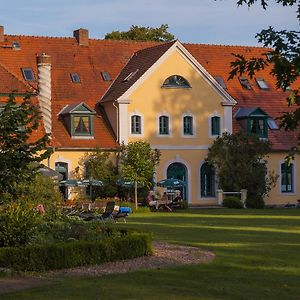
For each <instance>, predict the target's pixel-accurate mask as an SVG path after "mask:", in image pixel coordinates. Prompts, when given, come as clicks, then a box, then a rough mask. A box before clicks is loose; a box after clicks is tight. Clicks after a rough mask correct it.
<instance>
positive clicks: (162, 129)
mask: <svg viewBox="0 0 300 300" xmlns="http://www.w3.org/2000/svg"><path fill="white" fill-rule="evenodd" d="M159 134H162V135H167V134H169V117H168V116H160V117H159Z"/></svg>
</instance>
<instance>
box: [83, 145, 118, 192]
mask: <svg viewBox="0 0 300 300" xmlns="http://www.w3.org/2000/svg"><path fill="white" fill-rule="evenodd" d="M110 156H111V153H109V152H103V151H101V150H100V149H96V151H95V152H88V153H86V154H85V155H84V157H83V158H82V159H81V161H80V164H81V166H84V168H85V176H84V177H85V178H87V179H96V180H101V181H103V182H105V184H106V186H105V190H106V193H107V194H109V195H112V194H114V193H116V188H115V183H116V178H117V172H118V170H117V166H116V164H114V163H113V162H112V160H111V159H110ZM91 188H93V187H91ZM94 190H96V193H95V192H94V191H93V192H92V193H91V194H92V195H94V196H95V197H97V196H99V195H100V196H101V190H99V187H96V186H95V187H94ZM97 193H98V195H97Z"/></svg>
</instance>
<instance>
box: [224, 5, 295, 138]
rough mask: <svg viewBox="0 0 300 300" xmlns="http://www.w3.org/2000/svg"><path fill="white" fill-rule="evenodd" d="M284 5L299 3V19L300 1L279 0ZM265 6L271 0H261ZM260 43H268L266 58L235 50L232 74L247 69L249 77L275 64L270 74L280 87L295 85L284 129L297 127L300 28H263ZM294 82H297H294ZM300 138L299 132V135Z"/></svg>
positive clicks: (282, 120)
mask: <svg viewBox="0 0 300 300" xmlns="http://www.w3.org/2000/svg"><path fill="white" fill-rule="evenodd" d="M256 2H257V0H239V1H237V4H238V5H243V4H246V5H248V6H249V7H250V6H252V5H254V4H255V3H256ZM276 2H277V3H279V4H281V5H282V6H296V7H297V19H298V21H300V4H299V1H297V0H276ZM260 4H261V5H262V6H263V8H264V9H266V8H267V6H268V0H261V1H260ZM256 38H257V39H258V42H259V43H262V44H263V46H264V47H266V48H267V49H266V53H265V54H266V55H265V58H261V57H259V58H258V57H252V58H250V59H248V60H247V59H245V58H244V56H243V55H239V54H234V56H235V57H236V58H237V59H236V61H234V62H232V63H231V66H232V68H233V69H232V71H231V72H230V76H229V79H230V78H233V77H234V76H236V75H238V74H240V75H241V74H243V73H246V74H248V75H249V76H250V78H251V77H252V76H253V75H254V74H255V72H256V71H259V70H262V69H264V68H265V66H267V65H269V64H272V70H271V74H272V75H273V76H274V77H275V78H276V81H277V87H278V88H282V89H283V90H284V91H286V90H287V89H288V88H289V87H292V91H291V92H290V93H289V96H288V98H287V105H288V106H293V110H292V111H290V112H286V113H284V114H283V115H282V116H281V117H280V120H281V124H280V126H281V127H282V128H284V129H285V130H291V131H294V130H296V129H297V128H299V125H300V87H299V85H297V84H296V81H297V80H299V78H300V31H296V30H279V31H276V30H274V28H273V27H271V26H270V27H269V28H268V29H264V30H262V31H261V32H260V33H258V34H257V35H256ZM293 84H294V85H293ZM298 140H299V141H300V134H299V135H298Z"/></svg>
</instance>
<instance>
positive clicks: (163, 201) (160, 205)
mask: <svg viewBox="0 0 300 300" xmlns="http://www.w3.org/2000/svg"><path fill="white" fill-rule="evenodd" d="M159 208H163V209H166V210H168V211H172V208H171V207H170V206H169V205H168V195H167V193H166V192H164V194H163V196H162V198H161V199H160V200H158V201H157V204H156V209H159Z"/></svg>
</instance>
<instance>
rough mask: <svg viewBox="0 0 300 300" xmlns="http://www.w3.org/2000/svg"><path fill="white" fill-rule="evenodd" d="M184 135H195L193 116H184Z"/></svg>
mask: <svg viewBox="0 0 300 300" xmlns="http://www.w3.org/2000/svg"><path fill="white" fill-rule="evenodd" d="M183 135H193V117H191V116H185V117H183Z"/></svg>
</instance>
